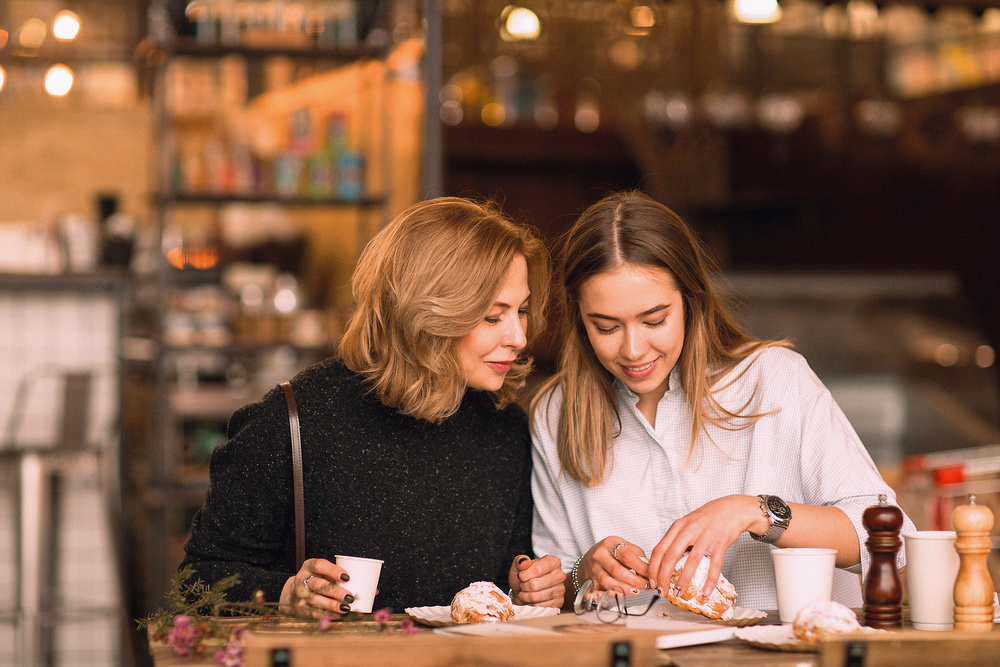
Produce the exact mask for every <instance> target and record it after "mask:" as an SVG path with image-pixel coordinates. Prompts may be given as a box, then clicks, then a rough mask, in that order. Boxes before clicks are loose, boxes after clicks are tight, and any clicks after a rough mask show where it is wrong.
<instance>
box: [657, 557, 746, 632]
mask: <svg viewBox="0 0 1000 667" xmlns="http://www.w3.org/2000/svg"><path fill="white" fill-rule="evenodd" d="M687 558H688V555H687V554H684V555H683V556H681V557H680V558H679V559H678V560H677V565H675V566H674V572H673V574H672V575H670V589H669V590H668V591H666V593H665V594H664V596H663V597H665V598H667V599H668V600H670V601H671V602H672V603H674V604H675V605H677V606H678V607H681V608H683V609H687V610H688V611H693V612H695V613H698V614H701V615H702V616H708V617H709V618H714V619H720V620H723V621H726V620H729V619H730V618H732V617H733V603H734V602H736V588H735V587H734V586H733V584H732V583H730V581H729V580H728V579H726V578H725V577H724V576H722V575H721V574H720V575H719V583H717V584H716V585H715V589H714V590H713V591H712V593H711V595H705V594H704V593H702V589H703V588H704V587H705V580H706V579H707V578H708V568H709V565H710V563H711V561H710V559H709V557H708V556H704V557H702V559H701V562H699V563H698V569H697V570H695V573H694V577H693V578H692V579H691V583H690V584H688V587H687V589H686V590H684V591H681V589H680V588H679V587H678V586H677V580H678V579H680V576H681V570H683V569H684V564H685V563H687Z"/></svg>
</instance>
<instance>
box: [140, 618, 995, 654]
mask: <svg viewBox="0 0 1000 667" xmlns="http://www.w3.org/2000/svg"><path fill="white" fill-rule="evenodd" d="M776 616H777V614H776V613H772V614H769V617H768V619H767V621H765V622H774V621H775V620H776ZM404 618H406V617H405V616H402V615H395V616H393V617H392V619H391V621H390V623H388V624H385V625H380V624H377V623H374V622H373V621H370V620H364V621H353V622H337V623H334V624H333V625H332V626H331V629H330V630H328V631H326V632H323V633H319V632H317V631H316V629H315V628H316V626H315V624H312V623H308V622H303V621H296V620H292V619H282V620H281V621H279V622H272V623H270V624H263V625H259V626H258V627H256V629H255V630H254V631H253V632H252V633H251V634H250V636H249V637H248V638H247V639H246V641H245V642H244V654H243V655H244V662H245V664H246V667H271V666H272V651H274V650H275V649H285V648H287V649H290V650H291V651H292V654H293V657H292V660H291V661H290V663H289V664H290V667H314V666H317V667H318V666H322V667H337V666H338V665H351V666H354V665H365V666H366V667H367V666H369V665H374V666H384V667H396V666H397V665H399V666H402V665H406V666H407V667H424V666H427V667H432V666H433V667H436V666H438V665H479V666H489V667H522V666H525V665H528V666H532V667H548V666H553V667H563V666H568V667H589V666H591V665H593V666H594V667H608V666H609V665H612V664H613V661H612V654H613V650H614V646H615V644H616V643H621V642H626V643H627V644H628V646H629V651H630V656H629V662H624V661H623V662H621V663H620V664H621V665H631V666H654V665H656V666H662V667H708V666H709V665H713V666H714V665H752V666H756V667H848V666H853V665H858V666H859V667H861V666H863V667H895V666H897V665H899V666H907V667H909V666H910V665H922V666H923V665H932V666H933V665H941V666H942V667H943V666H945V665H947V666H948V667H996V665H1000V631H997V630H996V629H994V631H993V632H988V633H968V632H962V633H959V632H923V631H919V630H913V629H910V628H904V629H903V630H900V631H894V632H889V633H878V634H857V635H841V636H837V637H835V638H833V639H830V640H827V641H824V642H822V643H821V644H820V646H819V647H818V650H817V651H815V652H798V651H795V652H785V651H774V650H767V649H762V648H756V647H754V646H751V645H750V644H747V643H746V642H744V641H742V640H739V639H730V640H727V641H723V642H718V643H714V644H705V645H701V646H691V647H685V648H675V649H668V650H657V649H656V648H655V646H654V643H655V639H656V636H657V635H659V634H661V633H660V632H658V631H655V630H632V629H628V628H625V627H624V626H610V625H609V626H601V625H594V626H591V627H592V628H593V631H592V632H586V633H584V634H581V633H577V632H563V633H562V634H560V635H558V636H553V635H551V634H550V635H516V636H514V635H506V636H492V637H479V636H466V637H457V636H446V635H442V634H438V633H435V632H433V631H432V629H430V628H424V627H420V628H419V629H418V631H417V633H416V634H414V635H404V634H399V633H392V632H386V630H395V629H398V627H399V623H400V621H401V620H403V619H404ZM550 618H552V619H561V620H560V621H552V620H549V619H533V620H531V621H523V622H522V623H523V624H525V625H534V626H539V627H542V628H545V627H553V626H554V624H556V623H562V624H563V627H566V626H570V625H576V624H575V623H574V622H573V616H572V615H571V614H569V615H567V614H566V613H565V612H564V613H563V614H561V615H560V616H558V617H550ZM226 623H229V624H236V623H238V621H233V620H227V621H226ZM577 627H579V626H577ZM222 643H224V642H222V641H215V640H213V642H212V643H211V644H210V645H209V646H208V647H207V649H208V650H207V651H206V652H205V653H204V654H203V655H202V656H201V658H200V659H198V660H194V661H192V660H188V659H184V658H180V657H178V656H176V655H174V653H173V651H172V650H171V649H170V648H169V647H167V646H166V645H164V644H162V643H157V642H153V643H151V647H150V650H151V652H152V654H153V658H154V664H155V665H156V667H167V666H176V665H186V666H189V667H195V666H196V667H209V666H210V665H215V664H216V663H215V661H214V653H215V650H216V649H217V648H219V647H220V646H221V645H222ZM851 651H853V652H854V653H858V654H860V657H855V658H852V659H851V660H849V659H848V654H849V652H851Z"/></svg>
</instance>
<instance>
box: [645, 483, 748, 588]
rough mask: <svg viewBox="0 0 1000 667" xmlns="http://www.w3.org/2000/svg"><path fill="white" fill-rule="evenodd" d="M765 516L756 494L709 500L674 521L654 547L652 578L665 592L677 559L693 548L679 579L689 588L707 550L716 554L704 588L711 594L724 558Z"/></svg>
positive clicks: (650, 568)
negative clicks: (744, 532) (746, 531)
mask: <svg viewBox="0 0 1000 667" xmlns="http://www.w3.org/2000/svg"><path fill="white" fill-rule="evenodd" d="M762 520H763V515H762V514H761V512H760V501H759V500H758V499H757V497H756V496H735V495H734V496H723V497H722V498H716V499H715V500H712V501H709V502H707V503H705V504H704V505H702V506H701V507H699V508H698V509H696V510H695V511H693V512H691V513H690V514H688V515H687V516H685V517H682V518H680V519H678V520H677V521H674V522H673V524H671V526H670V528H669V529H668V530H667V533H666V535H664V536H663V538H662V539H661V540H660V541H659V542H658V543H657V545H656V546H655V547H653V553H651V554H650V556H649V569H648V574H649V581H650V584H651V585H652V587H653V588H657V589H659V590H660V591H661V592H663V591H667V590H668V589H669V587H670V577H671V575H672V574H673V572H674V566H675V565H676V564H677V560H678V559H679V558H680V557H681V555H682V554H684V552H685V551H687V550H688V549H689V548H690V549H691V553H692V554H693V556H691V557H689V558H688V560H687V563H685V565H684V571H683V572H681V576H680V578H679V579H678V580H677V585H678V587H679V588H680V589H681V590H682V591H683V590H687V587H688V585H689V584H690V583H691V579H692V578H693V577H694V573H695V570H696V569H697V568H698V563H699V562H700V561H701V558H702V555H703V554H709V555H711V556H712V560H711V564H710V566H709V568H708V576H707V577H706V578H705V588H704V589H703V592H704V593H705V595H709V594H710V593H711V592H712V589H713V588H715V585H716V584H717V583H718V581H719V575H720V574H722V561H723V558H724V556H725V553H726V549H728V548H729V545H731V544H732V543H733V542H735V541H736V538H738V537H739V536H740V533H742V532H743V531H745V530H749V529H751V528H752V527H754V526H755V525H757V523H759V522H761V521H762Z"/></svg>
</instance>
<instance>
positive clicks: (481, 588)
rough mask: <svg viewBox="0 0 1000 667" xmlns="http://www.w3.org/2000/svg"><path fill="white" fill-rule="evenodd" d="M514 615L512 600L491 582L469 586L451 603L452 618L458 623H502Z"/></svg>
mask: <svg viewBox="0 0 1000 667" xmlns="http://www.w3.org/2000/svg"><path fill="white" fill-rule="evenodd" d="M513 615H514V605H513V604H512V603H511V601H510V598H509V597H508V596H507V594H506V593H504V592H503V591H502V590H500V589H499V588H498V587H497V585H496V584H494V583H493V582H490V581H476V582H473V583H471V584H469V585H468V586H466V587H465V588H463V589H462V590H460V591H459V592H458V593H456V594H455V597H454V598H452V601H451V618H452V620H454V621H455V622H456V623H500V622H501V621H506V620H508V619H510V618H511V617H512V616H513Z"/></svg>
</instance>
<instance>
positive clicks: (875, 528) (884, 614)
mask: <svg viewBox="0 0 1000 667" xmlns="http://www.w3.org/2000/svg"><path fill="white" fill-rule="evenodd" d="M861 523H862V524H863V525H864V527H865V529H866V530H867V531H868V541H867V542H866V545H867V547H868V552H869V553H870V554H871V559H872V562H871V567H870V568H869V570H868V578H867V579H866V580H865V588H864V593H865V606H864V612H865V625H867V626H870V627H873V628H878V629H880V630H891V629H895V628H902V627H903V605H902V600H903V585H902V582H901V581H900V578H899V570H898V569H897V568H896V555H897V554H898V553H899V548H900V547H901V546H902V542H901V541H900V539H899V529H900V528H902V527H903V512H902V510H900V509H899V508H898V507H895V506H893V505H890V504H889V503H888V502H887V501H886V495H885V494H884V493H880V494H879V496H878V505H872V506H871V507H869V508H868V509H866V510H865V513H864V514H863V515H862V516H861Z"/></svg>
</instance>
